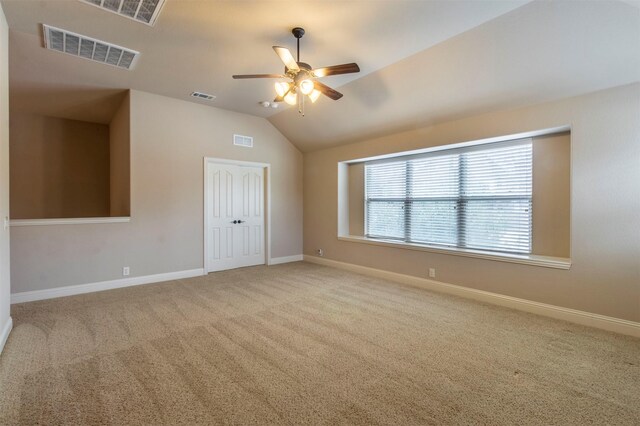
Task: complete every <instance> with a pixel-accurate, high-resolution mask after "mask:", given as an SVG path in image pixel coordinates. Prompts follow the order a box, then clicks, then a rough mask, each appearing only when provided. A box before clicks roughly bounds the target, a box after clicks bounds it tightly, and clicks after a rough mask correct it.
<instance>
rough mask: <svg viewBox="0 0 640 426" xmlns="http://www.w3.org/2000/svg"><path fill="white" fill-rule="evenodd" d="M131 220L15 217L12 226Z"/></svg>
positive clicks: (123, 218) (122, 217)
mask: <svg viewBox="0 0 640 426" xmlns="http://www.w3.org/2000/svg"><path fill="white" fill-rule="evenodd" d="M129 221H131V218H130V217H128V216H120V217H77V218H69V219H66V218H65V219H13V220H11V221H10V222H9V223H10V225H11V226H42V225H86V224H93V223H124V222H129Z"/></svg>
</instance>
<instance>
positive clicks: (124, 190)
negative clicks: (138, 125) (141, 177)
mask: <svg viewBox="0 0 640 426" xmlns="http://www.w3.org/2000/svg"><path fill="white" fill-rule="evenodd" d="M85 107H87V108H91V107H92V106H91V105H86V106H85ZM113 109H114V111H113V114H110V115H111V119H110V120H109V121H108V122H104V121H106V120H103V122H91V121H84V120H79V119H74V118H73V117H58V116H51V115H46V114H42V113H39V112H32V111H24V110H11V112H10V118H9V122H10V126H9V132H10V136H9V141H10V142H9V147H10V160H9V161H10V163H9V164H10V167H9V170H10V209H11V218H12V219H66V218H91V217H122V216H129V215H130V189H129V188H130V171H129V163H130V159H129V157H130V118H129V115H130V108H129V95H128V92H123V96H122V100H121V101H120V102H119V103H118V104H116V107H115V108H113Z"/></svg>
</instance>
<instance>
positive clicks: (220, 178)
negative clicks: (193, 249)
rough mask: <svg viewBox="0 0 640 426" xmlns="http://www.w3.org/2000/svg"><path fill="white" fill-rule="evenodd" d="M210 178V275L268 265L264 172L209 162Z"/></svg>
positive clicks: (253, 168) (259, 169)
mask: <svg viewBox="0 0 640 426" xmlns="http://www.w3.org/2000/svg"><path fill="white" fill-rule="evenodd" d="M207 178H208V191H209V203H208V206H207V211H206V212H205V214H208V215H209V222H208V223H209V228H210V229H209V231H208V232H207V235H208V236H209V241H208V244H209V246H208V247H209V250H208V255H209V259H208V267H209V271H207V272H211V271H220V270H224V269H232V268H239V267H243V266H252V265H260V264H264V263H265V249H264V232H265V228H264V207H263V206H264V169H262V168H260V167H243V166H234V165H226V164H211V163H208V164H207ZM234 221H238V222H240V221H241V223H235V224H234V223H233V222H234Z"/></svg>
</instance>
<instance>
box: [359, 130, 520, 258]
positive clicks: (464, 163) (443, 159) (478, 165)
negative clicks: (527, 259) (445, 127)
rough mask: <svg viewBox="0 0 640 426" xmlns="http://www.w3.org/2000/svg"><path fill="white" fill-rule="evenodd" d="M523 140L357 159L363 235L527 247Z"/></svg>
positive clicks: (482, 246)
mask: <svg viewBox="0 0 640 426" xmlns="http://www.w3.org/2000/svg"><path fill="white" fill-rule="evenodd" d="M531 187H532V146H531V140H530V139H525V140H518V141H509V142H501V143H494V144H487V145H478V146H473V147H467V148H457V149H450V150H442V151H438V152H432V153H429V154H421V155H417V156H406V157H396V158H394V159H390V160H382V161H376V162H370V163H366V164H365V202H366V212H365V216H366V217H365V222H366V225H365V226H366V236H367V237H369V238H380V239H393V240H400V241H406V242H411V243H419V244H420V243H422V244H429V245H443V246H453V247H461V248H468V249H477V250H488V251H499V252H511V253H531V222H532V219H531V210H532V208H531V207H532V206H531Z"/></svg>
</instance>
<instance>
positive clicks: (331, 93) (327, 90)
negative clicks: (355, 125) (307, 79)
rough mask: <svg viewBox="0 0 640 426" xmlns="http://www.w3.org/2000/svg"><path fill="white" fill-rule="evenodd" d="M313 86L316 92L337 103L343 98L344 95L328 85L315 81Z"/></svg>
mask: <svg viewBox="0 0 640 426" xmlns="http://www.w3.org/2000/svg"><path fill="white" fill-rule="evenodd" d="M313 85H314V87H315V88H316V90H318V91H320V92H322V94H323V95H325V96H328V97H330V98H331V99H333V100H334V101H337V100H338V99H340V98H341V97H342V93H340V92H338V91H337V90H333V89H332V88H331V87H329V86H327V85H326V84H322V83H320V82H319V81H314V82H313Z"/></svg>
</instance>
